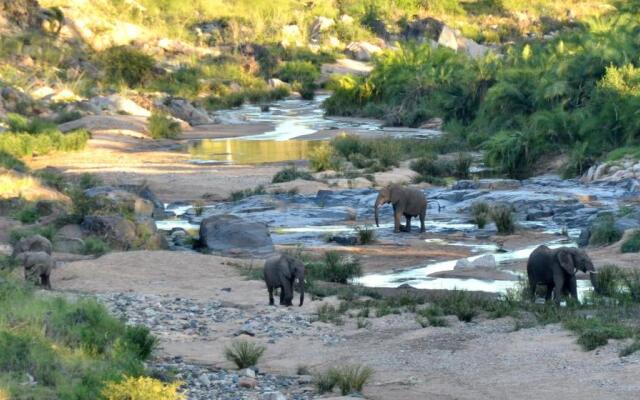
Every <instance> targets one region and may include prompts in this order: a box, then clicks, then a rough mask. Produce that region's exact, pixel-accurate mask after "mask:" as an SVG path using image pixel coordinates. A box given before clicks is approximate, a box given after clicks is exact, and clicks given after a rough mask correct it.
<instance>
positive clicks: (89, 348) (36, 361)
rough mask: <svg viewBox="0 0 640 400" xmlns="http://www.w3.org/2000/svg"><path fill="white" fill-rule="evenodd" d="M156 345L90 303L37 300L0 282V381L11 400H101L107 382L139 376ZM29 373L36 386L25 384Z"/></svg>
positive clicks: (138, 329)
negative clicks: (60, 399)
mask: <svg viewBox="0 0 640 400" xmlns="http://www.w3.org/2000/svg"><path fill="white" fill-rule="evenodd" d="M155 345H156V339H155V338H153V337H152V336H150V334H149V330H148V329H146V328H144V327H139V326H126V325H125V324H124V323H123V322H121V321H119V320H118V319H116V318H114V317H112V316H110V315H109V314H108V313H107V311H106V309H105V308H104V307H103V306H102V305H100V304H99V303H97V302H96V301H94V300H88V299H87V300H79V301H77V302H69V301H67V300H65V299H63V298H61V297H52V296H36V295H35V293H34V291H33V290H32V289H31V288H30V287H28V286H24V285H23V284H22V283H18V282H16V281H15V280H14V279H13V278H11V277H9V276H4V275H3V276H2V279H0V381H2V382H3V389H4V390H6V392H7V393H8V395H9V396H10V397H11V398H38V399H41V398H62V399H74V398H76V399H77V398H101V393H102V390H103V388H105V385H107V384H108V383H109V382H119V381H121V380H122V377H123V375H127V376H130V377H140V376H142V375H143V374H144V364H143V362H144V361H145V360H146V359H147V358H148V357H149V355H150V354H151V352H152V350H153V348H154V347H155ZM27 373H28V374H30V375H31V376H33V378H35V380H36V381H37V382H38V385H34V386H31V385H24V384H23V382H24V381H25V379H26V374H27Z"/></svg>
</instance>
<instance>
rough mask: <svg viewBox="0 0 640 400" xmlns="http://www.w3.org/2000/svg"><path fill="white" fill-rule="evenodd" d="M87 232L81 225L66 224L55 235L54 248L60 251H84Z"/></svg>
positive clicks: (75, 252)
mask: <svg viewBox="0 0 640 400" xmlns="http://www.w3.org/2000/svg"><path fill="white" fill-rule="evenodd" d="M84 239H85V233H84V231H83V230H82V227H81V226H80V225H75V224H69V225H65V226H63V227H62V228H60V230H58V232H56V234H55V235H54V236H53V249H54V250H55V251H57V252H60V253H74V254H81V253H83V252H84Z"/></svg>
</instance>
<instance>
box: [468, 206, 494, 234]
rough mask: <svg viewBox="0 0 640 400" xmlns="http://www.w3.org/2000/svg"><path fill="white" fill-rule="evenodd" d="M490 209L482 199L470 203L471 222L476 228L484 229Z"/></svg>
mask: <svg viewBox="0 0 640 400" xmlns="http://www.w3.org/2000/svg"><path fill="white" fill-rule="evenodd" d="M490 215H491V209H490V208H489V205H488V204H487V203H485V202H484V201H477V202H475V203H473V204H472V205H471V216H472V217H473V223H475V224H476V225H478V228H480V229H484V227H485V225H486V224H487V220H488V219H489V218H490Z"/></svg>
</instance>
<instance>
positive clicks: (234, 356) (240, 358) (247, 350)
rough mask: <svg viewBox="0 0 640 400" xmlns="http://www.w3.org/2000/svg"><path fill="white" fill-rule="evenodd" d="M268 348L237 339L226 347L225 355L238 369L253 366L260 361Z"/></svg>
mask: <svg viewBox="0 0 640 400" xmlns="http://www.w3.org/2000/svg"><path fill="white" fill-rule="evenodd" d="M265 350H266V348H265V347H264V346H260V345H257V344H255V343H251V342H248V341H246V340H237V341H235V342H233V343H232V344H231V346H230V347H227V348H225V350H224V356H225V358H226V359H227V360H229V361H231V362H233V363H234V364H236V366H237V367H238V369H242V368H249V367H253V366H255V365H256V364H257V363H258V360H259V359H260V357H262V354H264V352H265Z"/></svg>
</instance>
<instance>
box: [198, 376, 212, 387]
mask: <svg viewBox="0 0 640 400" xmlns="http://www.w3.org/2000/svg"><path fill="white" fill-rule="evenodd" d="M198 380H199V381H200V383H202V384H203V385H204V386H210V385H211V381H210V380H209V377H208V376H207V374H201V375H200V376H199V377H198Z"/></svg>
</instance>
